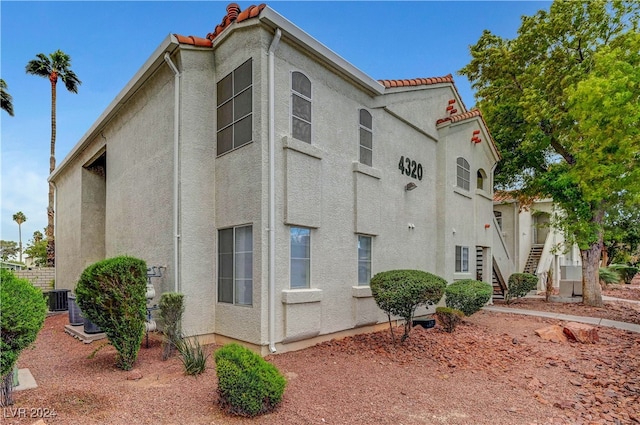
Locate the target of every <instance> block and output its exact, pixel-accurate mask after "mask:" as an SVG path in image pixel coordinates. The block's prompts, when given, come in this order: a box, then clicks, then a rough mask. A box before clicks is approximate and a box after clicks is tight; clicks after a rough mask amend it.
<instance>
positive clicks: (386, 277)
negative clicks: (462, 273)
mask: <svg viewBox="0 0 640 425" xmlns="http://www.w3.org/2000/svg"><path fill="white" fill-rule="evenodd" d="M446 286H447V281H446V280H444V279H443V278H441V277H440V276H436V275H434V274H431V273H428V272H425V271H422V270H389V271H385V272H380V273H378V274H376V275H375V276H373V278H371V294H372V295H373V298H374V299H375V301H376V304H377V305H378V307H380V308H381V309H382V310H383V311H384V312H385V313H387V317H388V318H389V327H390V329H391V337H392V338H393V339H394V341H395V337H394V336H393V327H391V316H392V315H394V316H400V317H402V318H403V319H404V320H405V324H404V334H403V335H402V340H403V341H404V340H405V339H406V338H407V337H408V336H409V331H411V322H412V321H413V314H414V313H415V311H416V308H418V307H419V306H422V305H433V304H436V303H438V301H440V299H441V298H442V294H443V293H444V288H445V287H446Z"/></svg>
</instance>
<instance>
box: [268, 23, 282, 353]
mask: <svg viewBox="0 0 640 425" xmlns="http://www.w3.org/2000/svg"><path fill="white" fill-rule="evenodd" d="M281 36H282V32H281V31H280V28H276V33H275V35H274V36H273V40H272V41H271V45H270V46H269V229H268V232H269V351H270V352H271V353H275V352H276V345H275V342H274V340H275V338H276V336H275V335H276V301H275V298H276V236H275V228H276V217H275V216H276V195H275V184H276V170H275V162H276V153H275V149H276V122H275V109H276V101H275V92H276V90H275V78H276V73H275V62H274V57H275V54H274V52H275V50H276V49H277V48H278V44H279V43H280V37H281Z"/></svg>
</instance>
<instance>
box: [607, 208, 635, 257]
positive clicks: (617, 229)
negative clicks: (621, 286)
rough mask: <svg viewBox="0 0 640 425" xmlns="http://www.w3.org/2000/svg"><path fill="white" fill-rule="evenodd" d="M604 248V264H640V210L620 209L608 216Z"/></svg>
mask: <svg viewBox="0 0 640 425" xmlns="http://www.w3.org/2000/svg"><path fill="white" fill-rule="evenodd" d="M604 249H605V250H606V252H605V254H606V255H604V254H603V261H602V265H603V266H609V265H610V264H612V263H620V264H630V265H637V264H640V211H638V210H635V211H630V212H622V211H620V212H619V213H618V214H610V215H609V216H607V227H606V232H605V240H604Z"/></svg>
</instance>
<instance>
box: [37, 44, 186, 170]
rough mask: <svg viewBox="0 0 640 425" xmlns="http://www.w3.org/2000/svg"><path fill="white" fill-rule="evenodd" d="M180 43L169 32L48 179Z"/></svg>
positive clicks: (66, 162) (100, 129)
mask: <svg viewBox="0 0 640 425" xmlns="http://www.w3.org/2000/svg"><path fill="white" fill-rule="evenodd" d="M179 45H180V43H179V42H178V40H177V39H176V37H175V36H174V35H172V34H169V35H168V36H167V37H166V38H165V39H164V40H163V41H162V43H160V45H159V46H158V47H157V48H156V50H155V51H154V52H153V53H152V54H151V56H149V58H148V59H147V61H146V62H145V63H144V64H143V65H142V67H141V68H140V69H139V70H138V72H136V74H135V75H134V76H133V78H131V80H129V82H128V83H127V85H126V86H125V87H124V88H123V89H122V90H121V91H120V93H118V95H117V96H116V97H115V98H114V99H113V101H112V102H111V103H110V104H109V106H107V108H106V109H105V110H104V111H103V112H102V114H101V115H100V117H98V119H97V120H96V121H95V122H94V123H93V125H92V126H91V127H90V128H89V130H88V131H87V132H86V133H85V134H84V135H83V136H82V138H81V139H80V140H79V141H78V143H76V145H75V146H74V147H73V149H71V151H70V152H69V153H68V154H67V156H65V158H64V159H63V160H62V161H61V162H60V163H59V164H58V166H57V167H56V168H55V170H53V172H52V173H51V175H49V178H48V179H47V180H48V181H50V182H51V181H55V179H56V177H58V175H59V174H60V173H61V172H62V170H64V169H65V168H66V166H67V165H68V164H69V163H70V162H72V161H73V160H74V159H75V158H76V157H77V156H78V155H79V154H80V153H81V152H82V151H83V150H84V149H85V148H86V146H87V145H88V144H89V143H90V142H91V141H92V140H93V139H94V138H95V137H97V136H98V135H99V134H100V132H101V131H102V130H103V129H104V127H106V125H107V124H108V123H109V121H110V120H111V119H112V118H113V117H114V116H115V115H116V114H117V113H118V112H119V110H120V108H122V106H123V105H125V104H126V103H127V101H128V100H129V99H130V98H131V96H133V95H134V93H135V92H136V91H138V89H139V88H140V87H141V86H142V85H143V84H144V83H145V81H146V80H147V79H148V78H149V77H150V76H151V74H153V73H154V72H155V71H156V70H157V69H158V68H159V67H160V66H161V65H162V64H163V63H164V54H165V53H169V54H171V53H173V52H174V51H175V50H176V49H177V48H178V47H179Z"/></svg>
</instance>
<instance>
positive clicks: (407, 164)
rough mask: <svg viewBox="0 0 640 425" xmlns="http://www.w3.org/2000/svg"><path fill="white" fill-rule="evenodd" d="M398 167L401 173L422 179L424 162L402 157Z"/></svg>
mask: <svg viewBox="0 0 640 425" xmlns="http://www.w3.org/2000/svg"><path fill="white" fill-rule="evenodd" d="M398 169H399V170H400V173H401V174H404V175H406V176H409V177H411V178H414V179H418V180H422V164H420V163H419V162H416V161H414V160H413V159H411V158H409V157H404V156H401V157H400V162H399V163H398Z"/></svg>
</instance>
